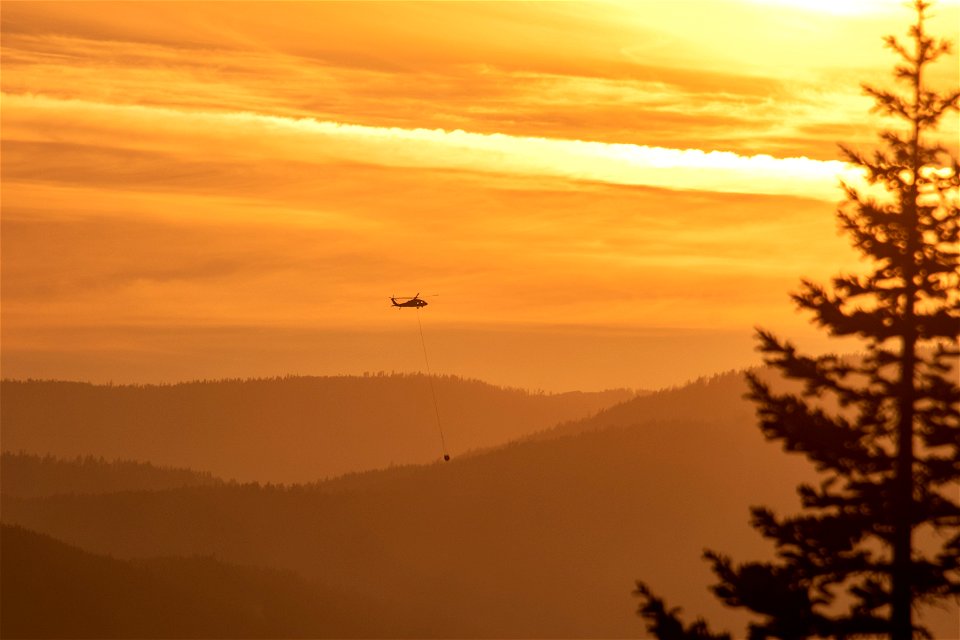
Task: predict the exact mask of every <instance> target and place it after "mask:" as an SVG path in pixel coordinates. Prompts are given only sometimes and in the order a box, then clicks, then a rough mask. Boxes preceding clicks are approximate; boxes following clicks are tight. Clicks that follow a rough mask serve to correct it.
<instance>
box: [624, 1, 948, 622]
mask: <svg viewBox="0 0 960 640" xmlns="http://www.w3.org/2000/svg"><path fill="white" fill-rule="evenodd" d="M913 7H914V10H915V11H916V22H915V23H914V25H913V26H912V27H911V28H910V32H909V35H910V38H909V39H910V42H909V44H907V45H904V44H901V42H900V41H898V40H897V39H896V38H894V37H892V36H891V37H887V38H886V44H887V46H888V47H889V48H890V49H892V50H893V51H894V52H895V53H896V54H897V55H898V56H899V57H900V58H901V59H902V62H901V63H899V64H898V65H897V66H896V68H895V77H896V79H897V80H898V81H900V82H901V83H902V84H903V85H905V86H906V91H905V92H903V93H897V92H894V91H887V90H882V89H877V88H874V87H872V86H866V85H865V86H864V91H865V92H866V93H867V94H868V95H870V96H872V97H873V98H874V100H875V103H876V107H875V108H876V110H878V111H880V112H882V113H884V114H886V115H888V116H891V117H893V118H895V119H897V120H898V121H899V122H900V123H901V125H902V127H901V130H899V131H885V132H883V133H882V134H881V141H882V144H881V145H880V148H879V150H877V151H875V152H874V153H872V154H870V155H866V154H862V153H859V152H857V151H855V150H852V149H849V148H845V147H842V149H843V152H844V154H845V156H846V158H847V159H848V160H849V162H851V163H853V164H854V165H856V166H858V167H861V168H862V169H863V171H864V174H865V176H866V178H867V181H868V182H869V183H870V185H871V187H869V188H863V189H858V188H854V187H852V186H848V185H845V190H846V194H847V199H846V202H845V203H844V204H843V205H841V207H840V210H839V213H838V217H839V221H840V225H841V228H842V229H843V231H845V232H846V233H847V234H849V235H850V236H851V237H852V240H853V244H854V246H855V247H856V249H857V250H858V251H859V252H860V253H861V254H863V256H864V257H865V258H866V259H867V263H868V265H869V266H868V270H867V273H866V275H841V276H838V277H835V278H834V279H833V281H832V287H829V288H828V287H824V286H821V285H818V284H816V283H813V282H810V281H804V282H803V284H802V288H801V290H800V291H799V293H796V294H794V295H793V300H794V301H795V302H796V304H797V306H798V307H799V308H800V309H801V310H804V311H807V312H811V313H812V315H813V318H814V323H815V324H816V325H818V326H820V327H822V328H824V329H826V330H827V331H828V332H829V333H830V334H831V335H833V336H856V337H857V338H859V339H860V340H862V341H863V346H862V350H863V353H862V355H860V356H857V357H855V358H840V357H836V356H833V355H826V356H819V357H808V356H804V355H801V354H800V353H798V351H797V350H796V348H795V347H794V346H793V345H792V344H790V343H789V342H785V341H781V340H779V339H778V338H776V337H775V336H774V335H772V334H771V333H768V332H766V331H762V330H761V331H759V332H758V337H759V340H760V350H761V351H762V352H763V354H764V360H765V362H766V363H767V364H768V365H769V366H771V367H772V368H774V369H776V370H778V371H779V372H780V373H781V374H782V376H783V377H784V378H786V379H788V380H792V381H794V384H795V385H798V386H797V389H798V390H797V391H796V392H794V393H781V392H775V391H774V390H773V389H772V388H771V386H770V385H769V384H767V383H765V382H764V381H762V380H761V379H760V378H759V377H758V376H756V375H749V376H748V382H749V385H750V394H749V397H750V398H751V399H752V400H753V401H754V402H755V403H756V404H757V413H758V417H759V422H760V428H761V430H762V431H763V433H764V435H765V436H766V438H767V439H769V440H774V441H779V442H780V443H782V445H783V447H784V449H785V450H786V451H788V452H799V453H802V454H804V455H805V456H806V457H807V458H808V459H810V460H811V461H812V462H813V464H814V465H815V467H816V469H817V470H818V471H819V472H821V474H822V478H823V479H822V482H820V483H819V486H810V485H802V486H800V487H799V488H798V493H799V495H800V499H801V504H802V506H803V513H802V514H801V515H798V516H794V517H781V516H778V515H776V514H774V513H773V512H771V511H770V510H769V509H766V508H763V507H755V508H753V509H752V523H751V524H752V526H753V527H754V528H756V529H758V530H759V531H760V533H761V534H762V535H763V536H764V537H765V538H768V539H770V540H772V541H773V543H774V545H775V547H776V551H777V556H776V560H775V561H773V562H749V563H746V564H739V565H735V564H734V563H733V562H732V561H731V560H730V559H729V558H727V557H725V556H723V555H721V554H718V553H715V552H712V551H707V552H706V553H705V557H706V558H707V559H708V560H709V561H710V562H711V563H712V565H713V570H714V573H715V574H716V575H717V577H718V579H719V582H718V584H716V585H715V586H714V587H713V592H714V593H715V595H716V596H717V597H719V598H720V599H721V600H723V601H724V602H725V603H726V604H727V605H729V606H732V607H742V608H746V609H749V610H751V611H753V612H755V613H757V614H760V615H761V616H762V619H761V620H760V621H759V622H756V623H753V624H751V626H750V633H749V637H750V638H751V639H760V638H782V639H784V640H788V639H789V640H793V639H799V638H810V637H834V638H847V637H852V636H857V635H886V636H889V637H891V638H893V639H894V640H908V639H910V638H912V637H913V636H914V634H915V633H921V634H922V633H924V629H922V627H920V626H918V625H916V624H915V623H914V620H913V617H912V613H913V610H914V608H915V607H916V606H918V605H920V604H924V603H926V604H930V603H933V602H936V601H942V600H944V599H947V598H954V599H957V598H960V500H958V498H960V409H958V405H960V388H958V385H957V377H958V372H957V358H958V356H960V349H958V333H960V264H958V262H960V208H958V206H960V177H958V173H960V169H958V165H957V160H956V159H955V158H952V157H949V154H947V152H946V150H944V149H943V148H942V147H941V146H939V145H936V144H931V143H930V142H928V141H927V140H926V139H925V138H926V136H925V134H927V133H929V132H930V131H931V130H932V129H934V128H935V127H936V126H937V124H938V121H939V120H940V119H941V117H942V116H943V115H944V114H946V113H947V112H949V111H951V110H957V109H958V99H960V92H956V91H954V92H952V93H950V94H948V95H943V94H939V93H936V92H934V91H932V90H930V89H929V88H928V87H927V85H926V84H925V82H924V72H925V70H926V69H927V67H928V65H929V64H930V63H931V62H933V61H934V60H936V59H937V58H938V57H940V56H942V55H943V54H945V53H947V52H948V51H949V46H950V45H949V43H947V42H946V41H940V40H937V39H934V38H932V37H930V36H929V35H928V34H927V33H926V31H925V30H924V22H925V18H926V14H927V9H928V8H929V3H928V2H925V1H924V0H915V2H914V3H913ZM868 192H869V193H868ZM871 194H873V195H871ZM931 534H934V535H931ZM921 542H922V544H921ZM921 549H922V550H921ZM636 595H638V596H639V597H640V599H641V607H640V615H641V616H643V617H644V618H645V619H646V620H647V623H648V629H649V630H650V632H651V633H654V634H656V635H657V636H658V637H659V638H662V639H666V638H670V639H671V640H693V639H698V638H713V637H717V638H721V637H723V636H721V635H717V636H714V635H713V634H712V633H711V632H710V631H709V630H708V629H707V626H706V624H705V623H703V622H702V621H698V622H697V623H695V624H694V625H692V626H690V627H684V626H683V624H682V623H681V622H680V620H679V619H678V617H677V613H676V611H670V610H668V609H667V608H666V606H665V605H664V604H663V602H662V601H661V600H660V599H659V598H657V597H656V596H655V595H653V593H652V592H651V591H650V589H649V587H647V586H646V585H645V584H643V583H638V589H637V592H636Z"/></svg>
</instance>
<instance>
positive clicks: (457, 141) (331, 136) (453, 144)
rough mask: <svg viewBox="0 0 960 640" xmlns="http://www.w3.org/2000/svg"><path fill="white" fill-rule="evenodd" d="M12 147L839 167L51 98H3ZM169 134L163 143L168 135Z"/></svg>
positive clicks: (730, 174) (604, 167)
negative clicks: (66, 143)
mask: <svg viewBox="0 0 960 640" xmlns="http://www.w3.org/2000/svg"><path fill="white" fill-rule="evenodd" d="M3 101H4V113H5V128H6V131H7V134H6V135H7V139H8V140H20V141H34V142H37V141H40V142H42V141H47V140H49V139H50V138H51V137H55V138H56V139H57V140H58V141H63V140H64V139H68V140H71V141H73V142H76V143H79V144H87V145H91V144H95V143H96V141H97V140H104V139H106V140H111V141H112V143H113V144H115V145H122V146H123V147H127V148H139V149H150V150H153V151H165V152H171V153H172V152H176V153H178V154H180V155H182V156H184V157H186V158H189V159H193V160H196V159H198V158H221V159H224V158H234V159H238V158H247V159H248V160H249V159H250V158H252V157H256V158H257V159H258V161H273V162H278V161H301V162H316V163H325V162H330V161H331V160H336V161H351V162H363V163H369V164H377V165H381V166H396V167H421V168H443V169H459V170H469V171H477V172H485V173H506V174H519V175H531V176H553V177H562V178H568V179H573V180H586V181H598V182H605V183H610V184H622V185H644V186H654V187H664V188H670V189H694V190H704V191H716V192H726V193H755V194H777V195H798V196H805V197H815V198H820V199H824V200H836V199H838V197H839V195H840V193H839V191H838V184H839V180H840V179H844V180H847V181H856V180H858V174H857V173H855V172H854V171H853V170H852V169H851V168H849V167H848V166H846V165H845V164H843V163H841V162H838V161H822V160H812V159H809V158H802V157H801V158H774V157H772V156H769V155H755V156H741V155H738V154H736V153H733V152H722V151H709V152H705V151H702V150H699V149H666V148H662V147H649V146H644V145H635V144H617V143H605V142H594V141H583V140H558V139H550V138H539V137H530V136H515V135H507V134H501V133H492V134H484V133H474V132H467V131H462V130H453V131H447V130H443V129H420V128H417V129H406V128H400V127H372V126H366V125H356V124H348V123H340V122H324V121H317V120H314V119H312V118H288V117H279V116H267V115H262V114H255V113H215V112H200V111H195V110H191V111H180V110H175V109H170V108H165V107H142V106H131V105H113V104H103V103H94V102H89V101H81V100H58V99H51V98H48V97H44V96H24V95H4V96H3ZM158 132H159V135H158Z"/></svg>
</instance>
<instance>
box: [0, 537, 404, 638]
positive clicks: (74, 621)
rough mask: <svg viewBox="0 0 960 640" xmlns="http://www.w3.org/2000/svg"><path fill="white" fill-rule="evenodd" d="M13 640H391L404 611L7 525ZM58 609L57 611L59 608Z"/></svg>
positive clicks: (260, 572)
mask: <svg viewBox="0 0 960 640" xmlns="http://www.w3.org/2000/svg"><path fill="white" fill-rule="evenodd" d="M0 551H2V556H3V571H2V573H0V576H2V578H0V587H2V592H3V599H2V601H0V602H2V607H0V609H2V610H0V637H4V638H137V637H149V638H163V637H165V638H212V637H230V638H276V637H282V638H305V637H306V638H324V637H334V638H346V637H387V636H388V635H389V634H390V633H391V631H394V630H397V631H400V632H401V633H403V634H404V635H416V633H417V632H416V629H409V628H406V627H403V626H402V625H400V626H397V624H398V623H397V620H396V615H395V614H394V615H390V613H389V609H385V608H384V606H383V604H382V603H380V602H377V601H375V600H371V599H367V598H362V597H358V596H354V595H350V594H345V593H341V592H337V591H335V590H333V589H329V588H326V587H323V586H321V585H319V584H317V583H315V582H313V581H308V580H304V579H303V578H301V577H299V576H297V575H296V574H294V573H293V572H290V571H279V570H276V569H267V568H258V567H248V566H242V565H233V564H226V563H223V562H220V561H218V560H216V559H215V558H213V557H210V556H206V557H191V558H153V559H143V560H136V561H124V560H118V559H116V558H112V557H109V556H104V555H96V554H91V553H87V552H85V551H82V550H80V549H78V548H76V547H73V546H70V545H67V544H64V543H63V542H60V541H58V540H55V539H53V538H50V537H49V536H45V535H41V534H38V533H35V532H33V531H30V530H27V529H23V528H20V527H11V526H6V525H4V526H3V527H2V528H0ZM51 607H55V608H51Z"/></svg>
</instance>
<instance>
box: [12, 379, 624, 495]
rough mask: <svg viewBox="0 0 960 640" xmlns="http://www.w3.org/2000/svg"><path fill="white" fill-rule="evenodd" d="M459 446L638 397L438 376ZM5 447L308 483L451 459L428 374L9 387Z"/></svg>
mask: <svg viewBox="0 0 960 640" xmlns="http://www.w3.org/2000/svg"><path fill="white" fill-rule="evenodd" d="M435 386H436V393H437V398H438V401H439V410H440V417H441V421H442V425H443V428H444V433H445V435H446V441H447V445H448V448H449V450H450V451H451V453H453V455H454V456H458V455H460V454H462V453H463V452H465V451H468V450H471V449H479V448H485V447H490V446H494V445H498V444H503V443H505V442H508V441H510V440H512V439H515V438H518V437H521V436H524V435H527V434H529V433H532V432H534V431H537V430H542V429H545V428H548V427H551V426H553V425H555V424H557V423H558V422H561V421H564V420H571V419H575V418H580V417H585V416H589V415H592V414H594V413H595V412H597V411H598V410H600V409H602V408H604V407H607V406H610V405H613V404H616V403H617V402H620V401H622V400H625V399H627V398H629V397H631V396H632V395H633V393H632V392H630V391H627V390H614V391H606V392H599V393H581V392H571V393H562V394H537V393H530V392H527V391H521V390H518V389H505V388H500V387H495V386H492V385H489V384H486V383H483V382H479V381H476V380H465V379H461V378H456V377H452V376H444V377H438V378H436V379H435ZM0 400H2V402H0V418H2V421H0V422H2V427H0V428H2V440H0V442H2V447H3V450H5V451H21V450H22V451H25V452H29V453H34V454H53V455H56V456H58V457H62V458H73V457H75V456H86V455H89V454H92V455H95V456H103V457H105V458H108V459H112V458H123V459H132V460H141V461H149V462H151V463H153V464H156V465H162V466H173V467H190V468H193V469H203V470H206V471H210V472H212V473H214V474H215V475H217V476H220V477H222V478H224V479H227V480H230V479H237V480H241V481H250V480H259V481H262V482H266V481H270V482H309V481H314V480H318V479H322V478H325V477H332V476H335V475H339V474H342V473H347V472H352V471H361V470H368V469H378V468H384V467H388V466H390V465H392V464H396V465H400V464H410V463H421V462H429V461H431V460H436V459H438V458H439V457H440V453H441V451H440V442H439V435H438V432H437V425H436V417H435V415H434V407H433V401H432V396H431V392H430V387H429V384H428V380H427V378H426V377H425V376H421V375H371V376H366V377H355V376H339V377H287V378H276V379H261V380H225V381H216V382H190V383H183V384H175V385H161V386H156V385H146V386H113V385H92V384H86V383H78V382H54V381H11V380H4V381H3V382H2V384H0Z"/></svg>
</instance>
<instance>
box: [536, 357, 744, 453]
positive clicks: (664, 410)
mask: <svg viewBox="0 0 960 640" xmlns="http://www.w3.org/2000/svg"><path fill="white" fill-rule="evenodd" d="M746 392H747V382H746V380H745V379H744V377H743V372H741V371H727V372H725V373H720V374H717V375H713V376H707V377H703V378H700V379H698V380H695V381H693V382H689V383H687V384H685V385H681V386H678V387H673V388H670V389H663V390H661V391H654V392H652V393H646V394H642V395H638V396H637V397H635V398H633V399H631V400H626V401H624V402H621V403H618V404H615V405H612V406H610V407H608V408H606V409H602V410H601V411H599V412H598V413H596V414H595V415H592V416H588V417H584V418H581V419H578V420H569V421H566V422H563V423H561V424H558V425H556V426H554V427H552V428H550V429H546V430H544V431H541V432H539V433H536V434H533V435H531V436H529V438H530V439H533V440H539V439H545V438H556V437H559V436H565V435H574V434H577V433H583V432H586V431H598V430H600V429H607V428H610V427H624V426H629V425H635V424H639V423H643V422H651V421H657V420H672V421H686V420H695V421H696V420H704V419H709V420H714V421H716V420H722V421H726V422H738V423H740V422H743V423H750V422H751V421H752V420H753V415H754V413H753V411H754V408H753V405H752V404H750V403H749V402H747V401H746V400H745V399H744V397H743V396H744V394H745V393H746Z"/></svg>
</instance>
